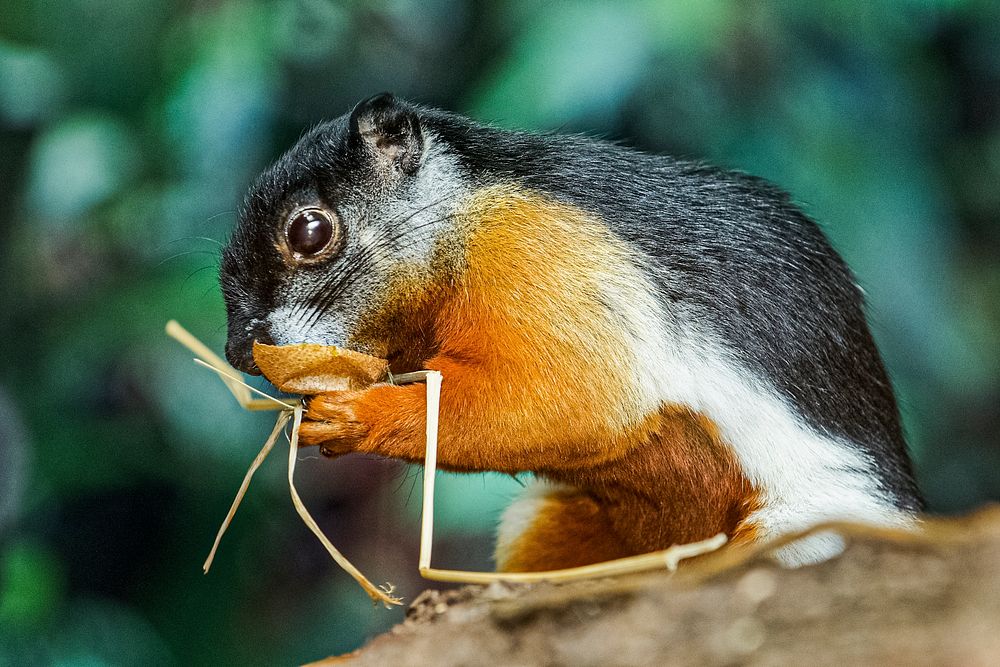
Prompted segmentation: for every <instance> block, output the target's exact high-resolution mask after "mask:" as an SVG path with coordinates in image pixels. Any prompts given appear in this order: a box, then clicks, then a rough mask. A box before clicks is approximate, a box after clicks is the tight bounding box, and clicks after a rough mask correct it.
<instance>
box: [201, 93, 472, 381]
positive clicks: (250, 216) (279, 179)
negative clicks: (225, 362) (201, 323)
mask: <svg viewBox="0 0 1000 667" xmlns="http://www.w3.org/2000/svg"><path fill="white" fill-rule="evenodd" d="M421 113H422V110H421V109H420V108H419V107H417V106H415V105H411V104H408V103H406V102H403V101H401V100H397V99H396V98H394V97H393V96H392V95H389V94H382V95H377V96H375V97H373V98H370V99H368V100H366V101H364V102H362V103H360V104H359V105H358V106H357V107H355V109H354V110H353V111H352V112H351V113H350V114H347V115H345V116H342V117H340V118H338V119H336V120H333V121H330V122H327V123H324V124H322V125H319V126H318V127H316V128H315V129H313V130H312V131H310V132H309V133H308V134H306V135H305V136H303V137H302V139H301V140H299V142H298V143H297V144H295V146H294V147H293V148H292V149H291V150H289V151H288V152H287V153H285V155H283V156H282V157H281V158H280V159H279V160H278V161H277V162H276V163H275V164H273V165H272V166H271V167H269V168H268V169H267V170H266V171H265V172H264V173H263V174H262V175H261V176H260V177H259V178H258V179H257V181H256V182H255V183H254V184H253V186H252V187H251V188H250V191H249V193H248V194H247V197H246V200H245V202H244V205H243V207H242V210H241V212H240V216H239V222H238V224H237V226H236V229H235V231H234V233H233V235H232V238H231V239H230V241H229V244H228V245H227V246H226V247H225V249H224V250H223V253H222V263H221V269H220V280H221V283H222V293H223V296H224V298H225V301H226V309H227V312H228V320H229V336H228V342H227V344H226V356H227V357H228V358H229V361H230V362H231V363H232V364H233V365H234V366H236V367H237V368H240V369H242V370H244V371H246V372H251V373H254V372H257V370H256V367H255V366H254V363H253V358H252V354H251V352H252V346H253V341H254V340H255V339H256V340H258V341H260V342H268V343H274V344H278V345H287V344H293V343H306V342H308V343H319V344H323V345H339V346H346V347H350V348H352V349H355V350H358V351H361V352H365V353H368V354H373V355H377V356H381V357H388V358H390V359H391V358H392V355H394V354H400V350H398V349H394V346H397V345H398V343H399V341H398V339H399V338H400V337H405V336H406V335H407V332H411V333H412V331H419V330H420V329H421V325H420V323H416V322H412V321H409V320H408V319H407V311H413V310H414V308H415V307H416V303H417V302H419V301H420V300H424V299H425V298H426V296H427V294H428V289H429V287H430V286H432V285H435V284H438V283H440V282H441V281H440V278H441V276H442V274H443V273H446V272H447V270H448V269H447V266H448V264H449V261H448V260H447V257H446V256H447V254H448V253H447V246H448V245H449V244H448V238H449V237H450V236H451V234H450V231H451V230H453V229H454V228H455V226H456V224H457V223H456V222H455V212H456V210H457V207H458V204H459V201H460V200H461V199H462V195H463V192H464V191H465V186H464V185H463V178H462V176H461V173H460V171H461V170H460V168H459V167H458V164H457V162H456V161H455V160H454V159H453V157H452V156H450V155H449V154H448V152H447V150H446V149H445V147H444V146H443V145H442V142H437V141H435V137H434V135H433V132H432V131H431V130H430V129H429V127H427V126H426V123H425V122H424V121H423V120H422V118H421ZM407 304H410V306H409V307H408V306H407ZM410 319H412V318H410Z"/></svg>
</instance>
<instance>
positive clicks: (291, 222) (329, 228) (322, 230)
mask: <svg viewBox="0 0 1000 667" xmlns="http://www.w3.org/2000/svg"><path fill="white" fill-rule="evenodd" d="M336 235H337V226H336V225H335V224H334V222H333V218H332V217H331V215H330V214H329V213H328V212H326V211H324V210H323V209H320V208H303V209H299V210H298V211H295V213H293V214H292V217H291V218H289V219H288V226H287V227H286V228H285V238H286V239H288V248H289V250H291V251H292V252H293V253H295V254H296V255H299V256H300V257H302V258H310V257H315V256H316V255H318V254H320V253H321V252H323V251H324V250H326V249H327V248H329V247H331V246H332V245H333V240H334V238H335V237H336Z"/></svg>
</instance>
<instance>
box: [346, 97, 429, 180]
mask: <svg viewBox="0 0 1000 667" xmlns="http://www.w3.org/2000/svg"><path fill="white" fill-rule="evenodd" d="M350 131H351V138H352V139H354V140H355V141H358V142H360V143H363V144H367V145H368V146H369V147H370V148H371V150H373V151H374V152H375V154H376V155H377V156H378V157H379V159H382V160H385V161H386V162H388V163H389V164H391V165H393V166H394V167H396V168H398V169H399V170H400V171H402V172H403V173H406V174H410V175H412V174H415V173H416V171H417V168H418V167H419V166H420V158H421V154H422V153H423V145H424V142H423V133H422V132H421V131H420V119H419V118H417V114H416V112H415V111H414V110H413V109H412V108H410V107H409V105H407V104H406V103H405V102H403V101H401V100H398V99H396V98H395V97H394V96H393V95H392V93H379V94H378V95H375V96H373V97H369V98H368V99H367V100H364V101H363V102H361V103H359V104H358V105H357V106H356V107H354V111H352V112H351V119H350Z"/></svg>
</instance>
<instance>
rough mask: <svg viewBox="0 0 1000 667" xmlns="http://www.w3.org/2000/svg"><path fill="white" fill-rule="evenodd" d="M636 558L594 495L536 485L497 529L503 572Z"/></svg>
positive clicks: (568, 487)
mask: <svg viewBox="0 0 1000 667" xmlns="http://www.w3.org/2000/svg"><path fill="white" fill-rule="evenodd" d="M631 555H633V554H632V553H631V552H630V551H629V550H628V549H627V547H626V546H625V545H624V544H623V543H622V541H621V539H620V538H619V537H618V535H617V534H616V533H615V530H614V528H613V526H612V523H611V520H610V518H609V517H608V515H607V513H606V511H605V508H604V507H602V506H601V504H600V503H599V502H598V501H597V499H596V498H595V497H593V496H592V495H590V494H588V493H587V492H585V491H581V490H579V489H575V488H573V487H571V486H566V485H560V484H553V483H549V482H542V481H535V482H533V483H532V484H531V485H529V486H528V488H527V489H526V490H525V492H524V493H523V494H522V496H521V497H520V498H518V499H517V500H516V501H514V503H513V504H512V505H511V506H510V507H508V508H507V509H506V511H505V512H504V515H503V518H502V519H501V521H500V527H499V529H498V530H497V545H496V564H497V571H500V572H542V571H547V570H557V569H563V568H569V567H577V566H579V565H590V564H592V563H600V562H603V561H607V560H613V559H615V558H624V557H625V556H631Z"/></svg>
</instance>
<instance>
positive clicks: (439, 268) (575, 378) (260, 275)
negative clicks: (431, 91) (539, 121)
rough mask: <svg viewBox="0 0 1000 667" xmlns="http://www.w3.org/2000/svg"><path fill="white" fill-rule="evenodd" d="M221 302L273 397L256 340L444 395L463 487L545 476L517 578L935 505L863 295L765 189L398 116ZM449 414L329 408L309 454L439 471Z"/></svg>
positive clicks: (432, 116)
mask: <svg viewBox="0 0 1000 667" xmlns="http://www.w3.org/2000/svg"><path fill="white" fill-rule="evenodd" d="M221 283H222V288H223V294H224V297H225V302H226V306H227V310H228V322H229V337H228V343H227V347H226V352H227V355H228V358H229V360H230V361H231V362H232V363H233V364H234V365H235V366H237V367H238V368H241V369H242V370H244V371H246V372H249V373H254V372H256V369H255V367H254V364H253V359H252V355H251V347H252V343H253V341H254V340H255V339H257V340H260V341H261V342H271V343H277V344H292V343H299V342H312V343H320V344H326V345H339V346H346V347H348V348H351V349H354V350H357V351H361V352H365V353H368V354H372V355H376V356H379V357H383V358H387V359H388V360H389V361H390V367H391V369H392V371H393V372H396V373H400V372H406V371H411V370H416V369H421V368H428V369H436V370H440V371H441V372H442V374H443V376H444V388H443V393H442V396H441V418H440V444H439V454H438V456H439V463H440V465H441V466H442V467H443V468H447V469H450V470H456V471H487V470H491V471H500V472H507V473H518V472H522V471H533V472H534V473H536V476H537V479H538V481H537V482H536V483H533V484H532V485H531V486H530V487H529V489H528V490H527V491H526V492H525V494H524V496H523V497H522V498H521V499H520V500H517V501H515V503H514V504H513V505H512V506H511V507H510V508H509V509H508V510H507V512H506V513H505V515H504V518H503V520H502V523H501V526H500V529H499V535H498V540H497V565H498V568H499V569H501V570H507V571H528V570H547V569H554V568H562V567H570V566H575V565H582V564H586V563H592V562H597V561H603V560H608V559H612V558H617V557H623V556H629V555H634V554H639V553H644V552H647V551H652V550H656V549H662V548H666V547H669V546H670V545H672V544H675V543H685V542H691V541H695V540H699V539H703V538H707V537H709V536H711V535H714V534H716V533H718V532H725V533H727V534H728V535H729V537H730V538H731V540H732V541H733V542H749V541H756V540H762V539H766V538H770V537H773V536H776V535H779V534H782V533H786V532H789V531H794V530H797V529H802V528H805V527H807V526H810V525H812V524H814V523H817V522H820V521H824V520H832V519H848V520H857V521H862V522H870V523H873V524H879V525H890V526H892V525H895V526H906V525H909V524H912V523H913V522H914V521H915V520H916V513H917V512H918V511H919V510H920V509H921V507H922V501H921V497H920V494H919V491H918V490H917V488H916V485H915V483H914V479H913V475H912V472H911V465H910V461H909V459H908V457H907V453H906V445H905V442H904V439H903V435H902V432H901V429H900V422H899V415H898V410H897V407H896V402H895V399H894V396H893V391H892V388H891V385H890V383H889V380H888V378H887V376H886V372H885V369H884V367H883V364H882V361H881V359H880V356H879V352H878V350H877V349H876V346H875V344H874V342H873V341H872V337H871V334H870V333H869V330H868V326H867V324H866V322H865V315H864V312H863V303H862V293H861V290H860V289H859V288H858V286H857V284H856V283H855V280H854V278H853V277H852V275H851V272H850V271H849V269H848V268H847V267H846V266H845V264H844V262H843V260H842V259H841V258H840V257H839V256H838V255H837V253H836V252H835V251H834V250H833V249H832V248H831V247H830V245H829V243H828V242H827V240H826V238H825V237H824V236H823V234H822V232H821V231H820V230H819V228H818V227H817V226H816V224H814V223H813V222H812V221H811V220H810V219H809V218H808V217H807V216H806V215H805V214H803V212H802V211H800V210H799V209H798V208H796V206H795V205H793V204H792V203H791V202H790V200H789V197H788V195H787V194H786V193H784V192H782V191H781V190H779V189H777V188H775V187H773V186H772V185H770V184H768V183H767V182H765V181H763V180H760V179H758V178H753V177H750V176H746V175H743V174H739V173H733V172H728V171H722V170H719V169H715V168H711V167H707V166H703V165H701V164H695V163H691V162H684V161H679V160H675V159H672V158H669V157H662V156H655V155H648V154H644V153H641V152H638V151H635V150H630V149H628V148H624V147H622V146H618V145H614V144H610V143H605V142H601V141H595V140H592V139H588V138H585V137H580V136H559V135H553V134H530V133H524V132H513V131H507V130H502V129H497V128H494V127H489V126H485V125H481V124H478V123H476V122H474V121H471V120H469V119H467V118H463V117H460V116H457V115H454V114H451V113H446V112H443V111H439V110H435V109H430V108H426V107H423V106H419V105H416V104H412V103H409V102H406V101H403V100H400V99H398V98H395V97H393V96H391V95H388V94H383V95H378V96H375V97H373V98H371V99H368V100H366V101H364V102H362V103H360V104H359V105H358V106H357V107H355V108H354V110H353V111H352V112H351V113H349V114H346V115H344V116H342V117H340V118H338V119H336V120H333V121H330V122H326V123H323V124H321V125H318V126H317V127H315V128H313V129H312V130H311V131H309V132H308V133H307V134H305V135H304V136H303V137H302V138H301V139H300V140H299V141H298V143H296V144H295V146H294V147H292V148H291V149H290V150H289V151H288V152H287V153H285V154H284V155H283V156H282V157H281V158H280V159H279V160H278V161H277V162H276V163H275V164H273V165H272V166H271V167H270V168H268V169H267V170H266V171H265V172H264V173H263V174H262V175H261V176H260V177H259V178H258V179H257V181H256V182H255V183H254V184H253V186H252V187H251V188H250V191H249V193H248V195H247V197H246V201H245V203H244V206H243V208H242V211H241V214H240V216H239V222H238V225H237V227H236V229H235V231H234V233H233V235H232V237H231V239H230V241H229V243H228V245H227V246H226V247H225V249H224V252H223V255H222V263H221ZM424 412H425V406H424V388H423V386H422V385H406V386H394V385H391V384H377V385H374V386H372V387H370V388H368V389H364V390H360V391H352V392H340V393H329V394H320V395H316V396H314V397H312V398H311V400H310V402H309V404H308V413H307V420H306V421H305V422H304V423H303V425H302V429H301V435H300V442H301V443H303V444H304V445H320V447H321V450H322V451H323V452H324V453H325V454H327V455H339V454H344V453H348V452H368V453H374V454H379V455H383V456H387V457H393V458H398V459H403V460H405V461H413V462H420V461H421V460H422V458H423V453H424ZM839 548H840V544H839V542H838V538H836V537H833V536H823V535H820V536H816V537H814V538H812V539H811V540H806V541H803V542H798V543H795V544H792V545H790V546H787V547H785V548H784V549H783V550H782V551H781V552H780V553H779V557H780V558H781V559H782V560H784V561H785V562H786V563H789V564H801V563H807V562H811V561H815V560H819V559H823V558H826V557H829V556H830V555H832V554H834V553H836V552H837V551H838V549H839Z"/></svg>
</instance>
